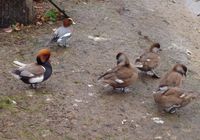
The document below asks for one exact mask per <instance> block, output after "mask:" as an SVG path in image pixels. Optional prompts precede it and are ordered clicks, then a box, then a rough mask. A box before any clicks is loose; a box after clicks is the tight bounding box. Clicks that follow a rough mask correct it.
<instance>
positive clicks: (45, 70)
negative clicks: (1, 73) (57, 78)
mask: <svg viewBox="0 0 200 140" xmlns="http://www.w3.org/2000/svg"><path fill="white" fill-rule="evenodd" d="M50 55H51V53H50V50H48V49H42V50H40V51H39V52H38V55H37V58H36V61H37V62H36V63H31V64H24V63H21V62H19V61H13V63H14V64H15V65H16V66H17V67H18V68H17V69H15V70H13V71H12V72H11V74H12V75H13V76H14V77H15V78H17V79H20V80H22V81H23V82H24V83H26V84H30V85H31V86H32V87H33V88H36V87H37V84H38V83H41V82H43V81H45V80H47V79H48V78H49V77H50V76H51V74H52V66H51V64H50V62H49V58H50Z"/></svg>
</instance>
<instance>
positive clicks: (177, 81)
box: [159, 71, 183, 87]
mask: <svg viewBox="0 0 200 140" xmlns="http://www.w3.org/2000/svg"><path fill="white" fill-rule="evenodd" d="M182 80H183V76H182V75H181V74H180V73H177V72H174V71H170V72H168V73H167V74H166V75H165V76H164V77H163V78H162V79H161V81H160V84H159V87H162V86H170V87H180V86H181V85H182Z"/></svg>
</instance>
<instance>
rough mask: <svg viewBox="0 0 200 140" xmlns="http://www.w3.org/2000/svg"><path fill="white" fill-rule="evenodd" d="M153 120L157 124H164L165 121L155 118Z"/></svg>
mask: <svg viewBox="0 0 200 140" xmlns="http://www.w3.org/2000/svg"><path fill="white" fill-rule="evenodd" d="M151 120H153V122H155V123H157V124H164V121H163V120H162V119H161V118H159V117H153V118H151Z"/></svg>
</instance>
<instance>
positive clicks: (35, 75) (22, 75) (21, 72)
mask: <svg viewBox="0 0 200 140" xmlns="http://www.w3.org/2000/svg"><path fill="white" fill-rule="evenodd" d="M44 72H45V68H44V67H43V66H42V65H38V64H36V63H32V64H27V65H24V66H22V67H19V68H18V69H15V70H13V71H12V75H13V76H14V77H16V78H18V79H21V80H22V81H23V82H25V83H40V82H42V81H43V79H44Z"/></svg>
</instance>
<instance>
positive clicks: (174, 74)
mask: <svg viewBox="0 0 200 140" xmlns="http://www.w3.org/2000/svg"><path fill="white" fill-rule="evenodd" d="M186 74H187V67H186V66H185V65H184V64H180V63H178V64H175V65H174V66H173V68H172V69H171V70H169V71H168V72H167V73H166V74H165V75H164V76H163V78H162V79H161V81H160V83H159V87H158V88H159V90H162V89H164V90H165V88H166V87H180V86H181V85H182V82H183V80H184V79H185V77H186Z"/></svg>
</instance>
